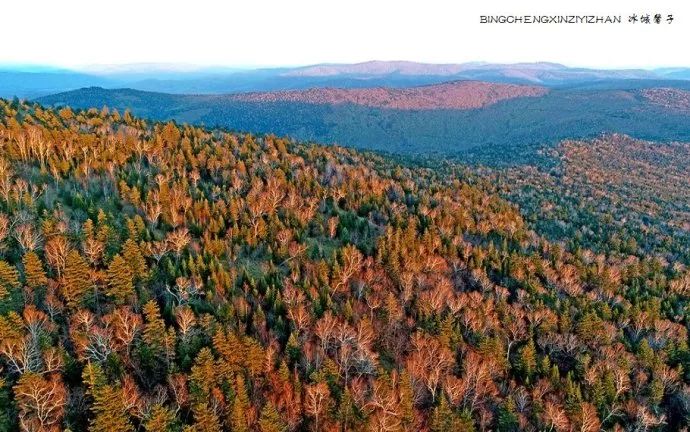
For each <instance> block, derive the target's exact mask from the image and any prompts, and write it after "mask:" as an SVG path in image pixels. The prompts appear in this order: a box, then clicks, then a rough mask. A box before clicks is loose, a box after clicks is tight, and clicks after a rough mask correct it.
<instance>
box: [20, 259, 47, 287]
mask: <svg viewBox="0 0 690 432" xmlns="http://www.w3.org/2000/svg"><path fill="white" fill-rule="evenodd" d="M22 263H23V264H24V283H25V284H26V285H27V286H28V287H29V288H32V289H37V288H40V287H43V286H45V284H46V283H48V278H47V277H46V272H45V271H44V270H43V263H42V262H41V259H40V258H39V257H38V255H36V253H35V252H27V253H26V254H24V258H23V259H22Z"/></svg>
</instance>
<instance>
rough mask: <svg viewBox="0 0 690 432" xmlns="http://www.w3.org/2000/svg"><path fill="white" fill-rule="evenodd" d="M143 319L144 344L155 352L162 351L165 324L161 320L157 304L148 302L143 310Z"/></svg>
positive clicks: (151, 301)
mask: <svg viewBox="0 0 690 432" xmlns="http://www.w3.org/2000/svg"><path fill="white" fill-rule="evenodd" d="M143 311H144V319H145V321H146V324H145V326H144V342H146V343H147V344H148V345H149V346H150V347H151V348H153V349H155V350H160V351H162V350H163V347H164V343H165V322H164V321H163V318H161V312H160V308H159V307H158V303H156V302H155V301H153V300H149V301H148V302H147V303H146V304H145V305H144V308H143Z"/></svg>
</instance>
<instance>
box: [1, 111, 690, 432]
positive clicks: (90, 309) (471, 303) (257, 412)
mask: <svg viewBox="0 0 690 432" xmlns="http://www.w3.org/2000/svg"><path fill="white" fill-rule="evenodd" d="M621 141H622V142H626V143H628V142H629V143H630V145H634V146H636V147H635V148H636V149H637V151H638V154H640V155H641V156H640V157H639V158H637V159H635V158H626V157H624V156H625V153H621V152H620V150H619V147H618V146H617V144H620V142H621ZM594 144H595V145H596V146H597V147H596V149H599V150H600V151H602V152H606V153H605V154H607V155H609V156H608V157H607V158H606V159H605V160H600V159H597V157H596V156H593V153H588V148H587V145H586V144H583V143H581V142H576V141H573V142H566V143H564V144H562V146H561V147H558V148H557V149H554V150H553V151H555V152H558V155H559V156H558V158H557V159H558V160H560V161H561V164H559V165H557V167H556V168H554V170H555V171H553V172H551V171H548V168H544V170H545V173H542V174H543V175H545V176H550V178H551V179H552V183H544V182H541V181H534V182H532V183H530V182H531V180H529V179H527V180H524V176H523V177H521V175H522V174H524V171H517V170H516V171H510V172H507V174H496V173H494V172H492V171H488V172H487V173H479V174H477V173H472V174H470V173H467V172H465V171H464V169H463V168H461V167H455V166H453V165H452V164H451V165H443V166H440V167H437V168H436V169H434V168H432V167H428V166H425V164H416V165H415V164H409V163H400V161H398V160H396V159H393V158H389V157H385V156H381V155H376V154H371V153H364V152H360V151H357V150H353V149H348V148H342V147H338V146H322V145H316V144H311V143H304V142H300V141H296V140H294V139H287V138H280V137H277V136H274V135H252V134H248V133H237V132H230V131H227V130H223V129H207V128H203V127H196V126H190V125H187V124H178V123H176V122H173V121H168V122H156V121H152V120H144V119H142V118H138V117H135V116H133V115H132V114H131V113H130V112H129V111H123V112H119V111H117V110H115V109H107V108H103V109H93V108H91V109H71V108H69V107H62V108H59V109H51V108H45V107H42V106H41V105H39V104H36V103H29V102H21V101H19V100H17V99H15V100H13V101H7V100H1V99H0V367H1V369H0V370H1V372H0V431H14V430H22V431H36V432H38V431H50V432H53V431H91V432H106V431H107V432H111V431H115V432H120V431H147V432H153V431H157V432H158V431H175V432H215V431H232V432H235V431H237V432H249V431H258V432H288V431H290V432H292V431H324V432H327V431H334V432H335V431H380V432H384V431H385V432H394V431H423V432H427V431H429V432H442V431H443V432H445V431H518V430H526V431H564V432H565V431H581V432H594V431H599V430H612V431H654V430H669V431H677V430H686V429H687V428H688V426H689V425H690V349H689V347H688V317H690V270H689V269H688V267H687V265H688V264H689V263H688V256H687V249H685V252H684V249H683V245H682V244H681V243H677V244H675V245H676V246H673V245H674V243H671V245H669V243H668V241H665V240H664V239H668V238H673V236H672V235H671V234H669V233H672V232H673V231H672V230H674V229H680V230H682V229H685V230H686V232H687V225H683V223H685V224H687V221H688V219H687V217H688V213H689V212H688V209H687V190H685V191H682V190H681V191H679V190H678V189H676V188H674V187H672V185H687V176H685V177H684V173H687V171H683V170H684V169H685V170H686V169H687V168H685V167H686V166H687V165H683V164H682V163H683V162H682V161H686V160H687V154H688V153H687V148H686V147H682V146H677V147H669V148H667V149H666V150H665V153H661V154H662V156H658V157H661V158H666V159H665V160H661V161H657V163H658V164H659V166H662V165H663V166H666V165H668V164H667V162H668V161H673V163H671V164H670V166H672V167H675V168H674V170H670V171H668V172H667V173H666V174H665V175H666V177H662V178H661V179H659V177H655V176H654V175H651V174H650V173H653V171H654V165H653V164H650V163H649V162H650V161H651V160H652V159H653V157H656V156H653V155H657V154H659V153H658V152H656V151H655V150H654V149H652V148H651V147H650V146H652V144H649V143H646V142H638V141H635V140H632V139H630V138H627V137H620V136H615V137H613V138H611V137H609V138H602V139H600V140H599V141H596V142H594ZM589 151H590V152H591V148H590V149H589ZM679 161H680V162H679ZM584 167H593V169H592V170H591V171H589V172H590V173H591V175H592V176H591V177H590V178H587V181H584V180H579V179H581V178H582V176H581V175H580V174H581V170H582V169H584ZM630 167H632V168H633V169H634V170H633V171H630V170H629V171H630V173H628V172H625V173H622V174H620V175H618V176H615V177H612V176H611V173H621V171H622V170H624V169H626V168H630ZM520 169H527V168H520ZM449 173H455V174H457V175H449ZM635 173H637V174H640V175H639V176H636V177H635V179H638V180H636V181H631V178H632V175H633V174H635ZM480 174H481V175H480ZM540 175H541V174H540ZM491 176H497V177H491ZM521 178H522V179H523V181H522V183H516V182H515V180H516V179H521ZM544 178H547V177H544ZM602 178H604V179H607V180H606V181H601V180H600V179H602ZM487 179H489V180H487ZM493 179H499V180H501V181H500V182H498V181H496V182H494V181H492V180H493ZM611 179H614V180H615V181H614V182H613V183H612V185H613V186H612V187H611V189H606V191H607V193H606V194H605V195H606V196H607V197H608V199H609V200H610V201H608V204H602V206H601V208H599V209H592V208H590V207H587V206H585V205H581V202H580V201H579V200H580V197H587V195H588V194H592V193H593V192H592V191H595V192H596V191H599V192H600V193H601V194H602V195H603V192H601V191H602V190H603V188H604V187H605V185H608V184H609V183H610V181H609V180H611ZM651 181H654V182H655V184H656V185H661V186H663V187H661V188H660V189H659V190H660V191H661V192H662V193H663V194H665V195H659V196H654V195H651V194H649V193H646V194H645V191H646V190H647V189H646V185H649V184H650V183H649V182H651ZM669 182H671V183H669ZM516 184H519V185H520V187H517V186H515V185H516ZM551 185H553V186H551ZM593 185H594V186H593ZM538 186H539V187H542V188H544V189H545V190H546V189H548V188H549V187H553V188H554V189H552V190H553V191H556V193H554V194H555V195H556V196H561V195H562V194H560V193H558V191H563V190H568V191H571V192H572V193H571V195H566V196H564V198H563V200H564V201H563V202H565V203H566V204H567V205H569V206H571V207H569V208H571V209H572V210H573V211H572V213H571V215H575V216H574V217H573V219H572V220H570V221H569V223H570V224H563V223H559V220H563V219H564V217H563V215H562V214H557V215H556V216H553V213H549V212H548V210H549V208H548V206H547V205H546V204H545V203H544V202H543V201H539V200H538V199H537V198H530V197H529V196H527V197H525V196H526V195H525V194H526V193H527V192H528V191H535V190H536V189H535V188H537V187H538ZM595 186H596V187H595ZM559 188H562V189H559ZM534 193H535V196H536V194H537V193H538V191H537V192H534ZM630 194H634V195H632V196H636V197H638V199H637V201H635V203H638V204H639V206H642V207H638V206H636V205H632V206H628V207H626V206H625V205H627V204H626V203H623V204H625V205H621V206H619V201H620V200H621V197H626V196H631V195H630ZM516 195H520V197H523V198H524V199H518V198H519V197H516ZM583 200H584V201H583V202H586V198H583ZM660 200H661V201H665V202H671V201H673V200H680V201H681V203H680V204H678V206H677V207H675V208H670V207H665V208H663V209H660V208H659V207H658V204H659V201H660ZM682 200H686V201H685V206H683V204H682ZM602 202H605V203H606V201H602ZM628 204H630V203H628ZM655 204H656V205H657V207H655ZM530 205H531V207H530ZM559 205H562V203H559ZM606 206H608V207H606ZM537 209H538V210H537ZM609 209H615V210H616V211H618V212H619V213H617V214H614V216H616V218H617V217H618V215H620V214H624V213H630V214H631V217H633V218H635V217H639V218H644V220H645V221H646V222H648V223H649V224H650V226H655V227H658V228H655V229H658V231H652V233H653V234H654V235H655V236H656V237H654V236H652V237H651V238H653V239H656V238H658V239H660V240H659V242H658V243H655V242H651V243H650V244H642V243H637V241H636V243H635V244H633V243H632V240H630V238H631V237H634V236H633V234H634V233H633V232H632V230H627V229H628V228H627V227H629V225H626V224H625V223H623V224H622V225H618V224H616V223H614V221H613V220H607V223H608V225H606V226H607V227H610V229H611V230H618V231H616V232H620V233H621V234H620V235H619V238H618V241H616V239H614V238H612V237H611V236H610V235H609V237H606V238H603V237H600V236H604V235H608V234H607V230H605V229H602V230H600V231H597V230H594V229H588V230H583V229H580V230H579V232H580V239H579V240H577V241H570V240H569V238H571V237H572V236H571V234H572V232H573V231H577V230H578V229H579V228H580V227H579V225H582V223H581V220H580V219H578V218H582V220H584V219H585V218H590V217H592V216H591V215H593V214H604V213H607V212H609ZM537 211H542V212H543V213H544V214H545V215H547V217H545V218H538V217H536V216H530V215H536V214H538V213H537ZM647 214H652V215H659V219H658V220H659V221H662V222H655V221H656V219H654V218H650V217H648V216H646V215H647ZM549 215H551V216H549ZM552 216H553V217H552ZM674 217H677V218H678V221H679V222H678V224H675V225H674V224H668V223H665V222H663V221H666V220H668V219H667V218H674ZM683 218H685V219H683ZM616 220H618V219H616ZM539 221H543V223H544V224H546V225H539V224H538V222H539ZM550 221H551V222H550ZM683 221H684V222H683ZM588 223H590V226H591V220H589V222H588ZM545 227H546V228H545ZM553 227H561V228H563V229H564V230H563V231H562V232H556V231H554V230H553ZM569 230H572V231H569ZM685 247H687V246H685ZM684 254H685V255H684Z"/></svg>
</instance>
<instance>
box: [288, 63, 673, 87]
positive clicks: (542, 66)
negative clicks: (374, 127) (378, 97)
mask: <svg viewBox="0 0 690 432" xmlns="http://www.w3.org/2000/svg"><path fill="white" fill-rule="evenodd" d="M282 75H283V76H299V77H325V76H327V77H337V76H357V77H370V76H395V75H400V76H444V77H446V78H451V77H452V78H455V79H478V80H485V81H499V82H503V81H508V82H519V83H525V82H529V83H537V84H544V85H561V84H566V83H580V82H586V81H596V80H605V79H652V78H660V76H659V75H657V74H655V73H654V72H653V71H646V70H640V69H630V70H599V69H585V68H569V67H566V66H563V65H561V64H557V63H547V62H540V63H516V64H490V63H465V64H426V63H415V62H402V61H399V62H395V61H393V62H383V61H371V62H365V63H357V64H350V65H338V64H324V65H316V66H308V67H304V68H298V69H293V70H289V71H287V72H284V73H283V74H282Z"/></svg>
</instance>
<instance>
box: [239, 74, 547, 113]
mask: <svg viewBox="0 0 690 432" xmlns="http://www.w3.org/2000/svg"><path fill="white" fill-rule="evenodd" d="M547 92H548V90H547V89H546V88H543V87H536V86H520V85H512V84H492V83H484V82H473V81H457V82H450V83H443V84H436V85H429V86H422V87H411V88H383V87H378V88H369V89H336V88H313V89H308V90H291V91H279V92H264V93H245V94H239V95H234V96H232V97H231V98H230V99H231V100H237V101H243V102H260V103H266V102H269V103H270V102H301V103H308V104H326V105H338V104H354V105H363V106H367V107H374V108H387V109H401V110H424V109H460V110H462V109H472V108H482V107H485V106H487V105H492V104H494V103H497V102H500V101H502V100H507V99H512V98H518V97H537V96H543V95H545V94H546V93H547Z"/></svg>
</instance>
